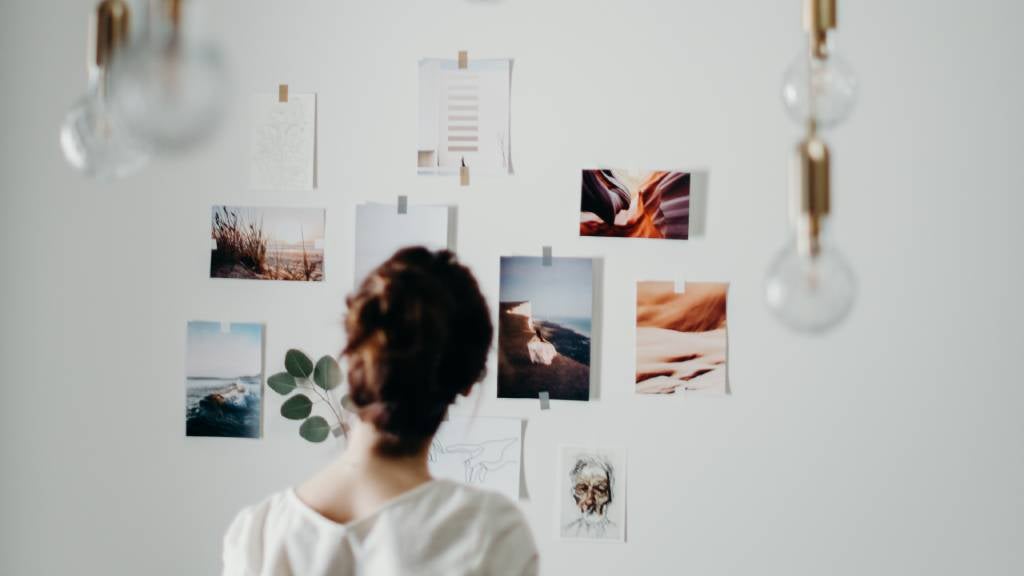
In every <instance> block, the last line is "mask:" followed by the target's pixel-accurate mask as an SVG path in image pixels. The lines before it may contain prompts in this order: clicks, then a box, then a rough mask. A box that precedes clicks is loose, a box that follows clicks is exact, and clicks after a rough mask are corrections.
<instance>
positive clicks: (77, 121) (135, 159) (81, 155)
mask: <svg viewBox="0 0 1024 576" xmlns="http://www.w3.org/2000/svg"><path fill="white" fill-rule="evenodd" d="M106 94H107V92H106V74H105V71H104V70H103V69H102V68H97V67H93V68H92V70H90V73H89V89H88V90H87V91H86V93H85V95H84V96H82V98H80V99H79V100H78V102H76V103H75V104H74V105H73V106H72V107H71V109H70V110H69V111H68V114H67V116H65V118H64V123H63V124H62V125H61V129H60V146H61V150H62V151H63V152H64V158H65V159H67V161H68V164H70V165H71V166H72V167H73V168H74V169H76V170H78V171H80V172H82V173H83V174H86V175H87V176H90V177H93V178H97V179H101V180H110V179H114V178H124V177H125V176H128V175H129V174H132V173H133V172H136V171H138V170H139V169H140V168H142V167H143V166H145V165H146V162H147V161H148V160H149V156H148V154H146V152H145V151H144V150H143V149H142V146H141V145H140V144H139V143H138V142H134V141H131V140H130V139H129V138H128V136H127V134H126V133H125V130H124V127H123V126H121V125H120V124H119V123H118V121H117V118H116V116H114V115H113V114H111V111H110V107H109V103H108V101H107V96H106Z"/></svg>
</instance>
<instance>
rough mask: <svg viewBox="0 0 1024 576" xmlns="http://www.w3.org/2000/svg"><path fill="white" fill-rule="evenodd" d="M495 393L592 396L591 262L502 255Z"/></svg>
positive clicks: (559, 397)
mask: <svg viewBox="0 0 1024 576" xmlns="http://www.w3.org/2000/svg"><path fill="white" fill-rule="evenodd" d="M499 291H500V295H499V300H500V304H499V319H498V397H500V398H537V397H538V395H539V394H540V393H541V392H548V394H549V395H550V397H551V399H552V400H584V401H585V400H589V399H590V354H591V334H590V330H591V319H592V306H593V262H592V261H591V260H590V259H589V258H553V259H552V260H551V263H550V265H548V266H545V265H544V263H543V259H542V258H534V257H502V259H501V286H500V288H499Z"/></svg>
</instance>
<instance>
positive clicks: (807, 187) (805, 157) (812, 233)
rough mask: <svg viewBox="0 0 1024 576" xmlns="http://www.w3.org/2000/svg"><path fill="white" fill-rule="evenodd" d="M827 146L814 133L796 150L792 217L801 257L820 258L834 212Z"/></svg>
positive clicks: (791, 202) (791, 200) (791, 201)
mask: <svg viewBox="0 0 1024 576" xmlns="http://www.w3.org/2000/svg"><path fill="white" fill-rule="evenodd" d="M829 165H830V154H829V150H828V145H827V144H825V141H824V140H822V139H821V138H819V137H818V135H817V134H816V133H814V132H813V131H812V132H811V133H810V134H808V135H807V137H806V138H805V139H804V140H803V141H801V142H800V143H799V144H798V145H797V147H796V154H795V155H794V157H793V174H792V195H791V197H790V215H791V217H792V219H793V223H794V225H795V226H796V231H797V246H798V248H799V249H800V252H801V253H802V254H806V255H810V256H817V255H818V254H819V253H820V251H821V248H820V236H821V229H822V225H823V224H824V220H825V219H826V218H827V217H828V215H829V210H830V208H831V185H832V184H831V174H830V168H829Z"/></svg>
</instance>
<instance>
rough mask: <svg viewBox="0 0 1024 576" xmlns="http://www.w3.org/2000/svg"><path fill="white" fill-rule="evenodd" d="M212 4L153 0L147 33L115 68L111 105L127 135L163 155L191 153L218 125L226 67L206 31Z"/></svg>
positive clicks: (222, 107)
mask: <svg viewBox="0 0 1024 576" xmlns="http://www.w3.org/2000/svg"><path fill="white" fill-rule="evenodd" d="M209 4H210V2H209V1H206V2H204V1H203V0H149V15H150V18H149V22H148V26H147V28H146V31H145V34H144V35H142V37H141V38H140V39H139V41H138V42H136V43H135V44H134V45H132V46H131V47H130V49H128V50H126V51H124V53H123V54H122V55H121V57H119V58H117V59H116V60H115V61H114V63H113V66H112V67H111V89H112V102H113V107H114V110H115V112H116V113H117V115H118V117H119V118H120V119H121V120H122V122H123V123H124V125H125V128H126V129H127V130H128V132H129V133H130V134H131V135H132V136H133V137H135V138H137V139H138V140H140V141H142V142H145V143H146V145H147V146H149V147H150V148H151V149H152V150H154V151H156V152H159V153H168V152H181V151H184V150H188V149H190V148H192V147H194V146H196V145H197V144H199V143H200V142H202V141H203V140H205V139H206V138H208V137H209V136H211V135H212V134H213V133H214V131H215V129H216V128H217V127H218V126H219V124H220V120H221V117H222V116H223V111H224V106H225V102H226V97H227V82H226V75H227V74H226V72H227V71H226V66H225V64H224V59H223V56H222V53H221V50H220V47H219V45H218V43H217V42H216V41H215V39H214V37H213V36H212V35H211V34H208V33H207V30H205V28H204V26H205V19H204V16H205V11H206V8H207V6H208V5H209Z"/></svg>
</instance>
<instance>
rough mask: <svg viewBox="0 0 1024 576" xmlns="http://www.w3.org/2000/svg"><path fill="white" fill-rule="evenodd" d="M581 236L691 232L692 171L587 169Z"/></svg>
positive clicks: (680, 235)
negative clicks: (690, 172)
mask: <svg viewBox="0 0 1024 576" xmlns="http://www.w3.org/2000/svg"><path fill="white" fill-rule="evenodd" d="M580 197H581V199H580V236H609V237H619V238H662V239H665V238H667V239H674V240H686V239H688V238H689V237H690V174H689V173H688V172H645V171H630V170H584V171H583V181H582V192H581V194H580Z"/></svg>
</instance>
